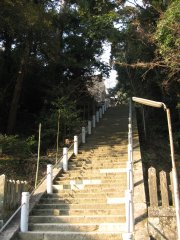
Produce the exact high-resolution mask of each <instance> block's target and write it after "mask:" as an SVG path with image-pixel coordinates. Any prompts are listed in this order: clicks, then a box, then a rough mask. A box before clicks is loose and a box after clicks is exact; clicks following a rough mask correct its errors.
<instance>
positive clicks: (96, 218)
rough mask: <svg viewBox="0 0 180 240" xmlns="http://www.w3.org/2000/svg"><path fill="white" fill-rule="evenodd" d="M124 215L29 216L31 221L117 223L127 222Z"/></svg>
mask: <svg viewBox="0 0 180 240" xmlns="http://www.w3.org/2000/svg"><path fill="white" fill-rule="evenodd" d="M125 220H126V219H125V216H124V215H122V216H121V215H120V214H118V215H86V216H84V215H82V216H76V215H70V216H66V215H64V216H29V222H30V223H49V222H50V223H97V222H98V223H108V222H112V223H117V222H122V223H124V222H125Z"/></svg>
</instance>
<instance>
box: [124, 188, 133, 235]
mask: <svg viewBox="0 0 180 240" xmlns="http://www.w3.org/2000/svg"><path fill="white" fill-rule="evenodd" d="M125 194H126V223H127V233H128V234H132V233H133V231H134V209H133V193H132V191H131V190H126V193H125ZM130 239H132V238H130Z"/></svg>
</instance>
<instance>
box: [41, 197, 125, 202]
mask: <svg viewBox="0 0 180 240" xmlns="http://www.w3.org/2000/svg"><path fill="white" fill-rule="evenodd" d="M110 200H112V201H113V200H114V201H115V200H116V201H117V202H119V203H124V202H125V200H124V198H112V197H108V198H97V197H94V198H92V197H89V198H72V197H71V198H70V197H69V198H60V197H59V198H41V200H40V204H41V203H47V204H60V203H69V204H70V203H77V204H81V203H88V202H90V203H108V202H110Z"/></svg>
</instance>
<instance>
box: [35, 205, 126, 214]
mask: <svg viewBox="0 0 180 240" xmlns="http://www.w3.org/2000/svg"><path fill="white" fill-rule="evenodd" d="M117 212H121V215H124V216H125V207H124V208H123V207H122V208H121V209H120V210H119V211H118V210H117V209H98V210H97V209H85V210H84V209H71V210H70V209H67V210H65V209H34V210H33V211H32V214H31V215H35V216H62V215H63V216H70V215H74V216H75V215H77V216H81V215H83V216H84V215H116V214H117Z"/></svg>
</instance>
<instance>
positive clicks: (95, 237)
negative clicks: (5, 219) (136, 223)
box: [18, 231, 123, 240]
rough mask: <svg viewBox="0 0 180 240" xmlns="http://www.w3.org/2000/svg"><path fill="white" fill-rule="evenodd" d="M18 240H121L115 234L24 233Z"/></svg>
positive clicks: (118, 235) (20, 234) (120, 235)
mask: <svg viewBox="0 0 180 240" xmlns="http://www.w3.org/2000/svg"><path fill="white" fill-rule="evenodd" d="M18 237H19V240H122V239H123V237H122V234H121V233H117V232H115V233H114V232H107V233H106V232H103V233H96V232H94V231H93V232H59V231H58V232H49V231H48V232H45V233H44V232H39V231H37V232H26V233H19V234H18Z"/></svg>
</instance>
